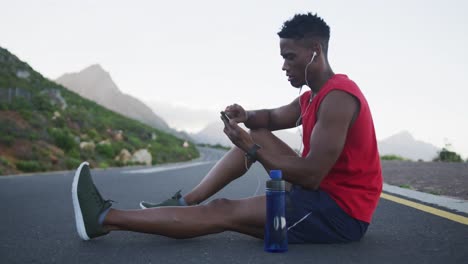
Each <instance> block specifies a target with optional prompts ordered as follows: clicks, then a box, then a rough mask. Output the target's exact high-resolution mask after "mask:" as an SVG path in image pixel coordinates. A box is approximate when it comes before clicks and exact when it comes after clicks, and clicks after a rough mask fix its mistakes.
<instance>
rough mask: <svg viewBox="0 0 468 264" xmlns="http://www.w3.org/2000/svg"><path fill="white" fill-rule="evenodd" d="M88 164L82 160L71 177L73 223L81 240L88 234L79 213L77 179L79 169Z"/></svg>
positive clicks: (78, 177)
mask: <svg viewBox="0 0 468 264" xmlns="http://www.w3.org/2000/svg"><path fill="white" fill-rule="evenodd" d="M85 165H87V166H89V163H88V162H86V161H85V162H83V163H81V164H80V166H79V167H78V169H77V170H76V172H75V177H74V178H73V184H72V199H73V209H74V211H75V223H76V230H77V231H78V235H79V236H80V238H81V239H83V240H89V239H90V238H89V237H88V234H87V233H86V227H85V224H84V220H83V214H82V213H81V206H80V201H79V200H78V181H79V179H80V174H81V170H82V169H83V166H85Z"/></svg>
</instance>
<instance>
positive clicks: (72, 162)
mask: <svg viewBox="0 0 468 264" xmlns="http://www.w3.org/2000/svg"><path fill="white" fill-rule="evenodd" d="M94 68H96V67H94ZM96 70H97V69H90V71H96ZM104 81H105V80H104ZM107 81H108V80H107ZM105 87H107V88H110V89H112V87H109V86H105ZM114 88H115V87H114ZM198 156H199V153H198V151H197V149H196V147H195V145H194V144H191V143H189V142H186V141H184V140H182V139H179V138H177V137H175V136H173V135H171V134H168V133H166V132H164V131H162V130H159V129H155V128H154V127H150V126H148V125H146V124H143V123H141V122H139V121H137V120H133V119H130V118H127V117H124V116H123V115H121V114H118V113H116V112H113V111H111V110H109V109H107V108H104V107H102V106H100V105H98V104H97V103H95V102H93V101H90V100H88V99H85V98H83V97H81V96H79V95H78V94H76V93H74V92H72V91H70V90H68V89H66V88H65V87H63V86H61V85H59V84H57V83H54V82H53V81H50V80H48V79H46V78H44V77H43V76H42V75H41V74H40V73H38V72H36V71H35V70H34V69H32V68H31V67H30V66H29V65H28V64H27V63H25V62H22V61H21V60H19V59H18V58H17V57H16V56H15V55H13V54H11V53H10V52H9V51H8V50H6V49H3V48H1V47H0V175H4V174H15V173H24V172H36V171H51V170H66V169H75V168H76V167H77V166H78V165H79V164H80V163H81V161H84V160H87V161H88V162H89V163H90V165H91V166H92V167H101V168H105V167H108V166H123V165H128V164H140V163H145V164H148V165H149V164H159V163H165V162H175V161H184V160H190V159H193V158H196V157H198Z"/></svg>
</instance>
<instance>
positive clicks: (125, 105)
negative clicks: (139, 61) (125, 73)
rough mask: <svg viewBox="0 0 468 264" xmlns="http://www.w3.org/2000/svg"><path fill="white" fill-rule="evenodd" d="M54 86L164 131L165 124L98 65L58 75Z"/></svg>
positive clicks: (167, 127)
mask: <svg viewBox="0 0 468 264" xmlns="http://www.w3.org/2000/svg"><path fill="white" fill-rule="evenodd" d="M55 81H56V82H57V83H59V84H61V85H63V86H65V87H66V88H68V89H70V90H71V91H74V92H75V93H77V94H79V95H81V96H82V97H84V98H87V99H90V100H92V101H94V102H96V103H98V104H100V105H102V106H104V107H106V108H108V109H110V110H113V111H115V112H117V113H120V114H122V115H124V116H127V117H130V118H132V119H136V120H139V121H141V122H143V123H145V124H147V125H149V126H152V127H155V128H157V129H161V130H163V131H166V132H174V131H172V130H171V129H170V128H169V126H168V124H167V123H166V122H165V121H164V120H163V119H162V118H161V117H159V116H157V115H156V114H155V113H154V112H153V111H152V110H151V108H149V107H148V106H146V105H145V104H144V103H143V102H141V101H140V100H138V99H137V98H135V97H133V96H130V95H128V94H124V93H122V92H121V91H120V89H119V88H118V87H117V85H116V84H115V83H114V81H113V80H112V78H111V76H110V74H109V73H108V72H106V71H105V70H104V69H103V68H102V67H101V66H100V65H98V64H95V65H91V66H89V67H88V68H85V69H84V70H82V71H80V72H77V73H66V74H64V75H62V76H60V77H59V78H58V79H57V80H55Z"/></svg>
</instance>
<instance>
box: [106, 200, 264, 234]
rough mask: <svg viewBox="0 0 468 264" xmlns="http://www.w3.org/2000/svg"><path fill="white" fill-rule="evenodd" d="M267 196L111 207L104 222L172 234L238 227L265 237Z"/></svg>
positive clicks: (118, 227) (112, 226)
mask: <svg viewBox="0 0 468 264" xmlns="http://www.w3.org/2000/svg"><path fill="white" fill-rule="evenodd" d="M265 210H266V209H265V196H256V197H251V198H247V199H242V200H227V199H216V200H213V201H211V202H209V203H207V204H205V205H197V206H187V207H158V208H151V209H144V210H116V209H111V210H110V211H109V213H108V214H107V215H106V218H105V220H104V226H105V227H106V228H107V229H108V230H109V231H112V230H127V231H135V232H141V233H151V234H158V235H162V236H167V237H172V238H191V237H197V236H202V235H208V234H214V233H220V232H223V231H236V232H240V233H243V234H247V235H250V236H254V237H257V238H263V232H264V224H265V214H266V212H265Z"/></svg>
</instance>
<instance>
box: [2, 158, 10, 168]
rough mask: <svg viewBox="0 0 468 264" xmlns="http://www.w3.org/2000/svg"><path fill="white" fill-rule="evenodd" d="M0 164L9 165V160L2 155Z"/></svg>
mask: <svg viewBox="0 0 468 264" xmlns="http://www.w3.org/2000/svg"><path fill="white" fill-rule="evenodd" d="M0 165H3V166H10V162H9V161H8V160H7V159H5V158H4V157H2V156H0Z"/></svg>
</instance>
